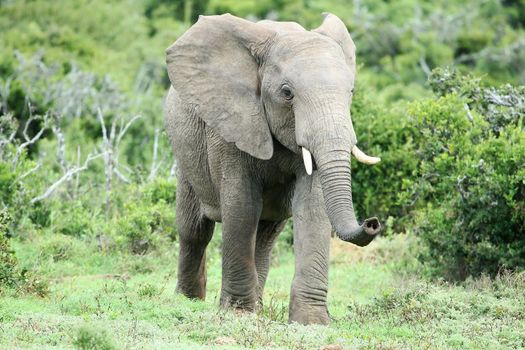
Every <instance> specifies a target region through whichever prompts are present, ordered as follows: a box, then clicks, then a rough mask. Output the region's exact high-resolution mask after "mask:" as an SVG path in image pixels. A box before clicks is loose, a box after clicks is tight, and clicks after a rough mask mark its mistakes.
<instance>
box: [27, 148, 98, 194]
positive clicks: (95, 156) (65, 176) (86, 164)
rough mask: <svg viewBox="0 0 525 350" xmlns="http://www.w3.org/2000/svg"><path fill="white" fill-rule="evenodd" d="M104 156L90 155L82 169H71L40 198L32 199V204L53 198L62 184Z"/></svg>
mask: <svg viewBox="0 0 525 350" xmlns="http://www.w3.org/2000/svg"><path fill="white" fill-rule="evenodd" d="M103 155H104V153H99V154H96V155H94V156H93V155H91V154H89V155H88V157H87V158H86V161H85V162H84V164H83V165H82V166H81V167H74V168H71V169H69V170H68V171H67V172H66V173H65V174H64V175H63V176H62V177H61V178H60V179H58V180H57V181H55V182H54V183H53V184H52V185H51V186H49V187H48V189H47V190H46V191H45V192H44V193H43V194H41V195H40V196H38V197H35V198H33V199H31V204H33V203H36V202H40V201H42V200H44V199H46V198H48V197H49V196H51V195H52V194H53V192H55V190H56V189H57V188H58V187H59V186H60V185H61V184H63V183H64V182H65V181H67V180H69V179H70V178H71V176H73V175H75V174H77V173H79V172H81V171H84V170H86V169H87V168H88V166H89V163H90V162H91V161H92V160H95V159H97V158H100V157H101V156H103Z"/></svg>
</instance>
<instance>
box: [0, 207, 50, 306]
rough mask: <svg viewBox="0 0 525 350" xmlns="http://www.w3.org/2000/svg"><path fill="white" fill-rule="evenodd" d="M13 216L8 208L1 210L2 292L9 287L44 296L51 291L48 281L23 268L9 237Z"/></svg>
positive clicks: (0, 269)
mask: <svg viewBox="0 0 525 350" xmlns="http://www.w3.org/2000/svg"><path fill="white" fill-rule="evenodd" d="M10 221H11V217H10V216H9V213H8V212H7V210H5V209H2V210H0V293H2V292H4V291H5V290H7V289H8V288H10V289H17V290H18V291H21V292H26V293H30V294H35V295H38V296H41V297H44V296H46V295H47V294H48V292H49V285H48V283H47V282H46V281H45V280H43V279H41V278H39V277H38V276H36V275H35V274H34V273H33V272H31V271H29V270H25V269H24V270H21V269H20V268H19V266H18V261H17V259H16V256H15V253H14V251H13V250H12V249H11V246H10V244H9V240H8V238H7V231H8V226H9V224H10Z"/></svg>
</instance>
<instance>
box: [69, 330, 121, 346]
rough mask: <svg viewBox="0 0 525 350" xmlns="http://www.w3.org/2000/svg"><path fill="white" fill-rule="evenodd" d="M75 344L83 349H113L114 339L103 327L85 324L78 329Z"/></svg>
mask: <svg viewBox="0 0 525 350" xmlns="http://www.w3.org/2000/svg"><path fill="white" fill-rule="evenodd" d="M73 345H74V346H75V348H77V349H81V350H112V349H115V345H114V344H113V341H112V340H111V338H110V337H109V335H108V334H107V332H106V331H105V330H103V329H95V328H92V327H88V326H83V327H81V328H79V329H78V331H77V334H76V336H75V339H74V340H73Z"/></svg>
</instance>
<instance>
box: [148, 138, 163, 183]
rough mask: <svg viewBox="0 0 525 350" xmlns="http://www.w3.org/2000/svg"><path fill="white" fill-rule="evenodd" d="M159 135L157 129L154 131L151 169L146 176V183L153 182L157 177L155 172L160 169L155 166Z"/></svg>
mask: <svg viewBox="0 0 525 350" xmlns="http://www.w3.org/2000/svg"><path fill="white" fill-rule="evenodd" d="M159 133H160V130H159V129H158V128H157V129H155V138H154V140H153V157H152V160H151V169H150V172H149V176H148V181H153V179H155V176H157V171H158V169H159V167H160V164H159V165H158V166H157V153H158V148H159Z"/></svg>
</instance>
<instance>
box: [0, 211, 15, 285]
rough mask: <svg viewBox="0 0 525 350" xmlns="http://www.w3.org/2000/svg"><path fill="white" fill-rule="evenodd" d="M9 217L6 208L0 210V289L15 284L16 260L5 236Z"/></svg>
mask: <svg viewBox="0 0 525 350" xmlns="http://www.w3.org/2000/svg"><path fill="white" fill-rule="evenodd" d="M10 221H11V218H10V217H9V214H8V212H7V211H6V210H1V211H0V291H1V290H2V288H3V287H2V286H14V285H15V284H16V267H17V266H16V265H17V260H16V257H15V254H14V252H13V250H12V249H11V246H10V244H9V239H8V237H7V232H8V226H9V224H10Z"/></svg>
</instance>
